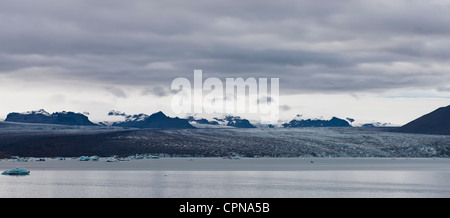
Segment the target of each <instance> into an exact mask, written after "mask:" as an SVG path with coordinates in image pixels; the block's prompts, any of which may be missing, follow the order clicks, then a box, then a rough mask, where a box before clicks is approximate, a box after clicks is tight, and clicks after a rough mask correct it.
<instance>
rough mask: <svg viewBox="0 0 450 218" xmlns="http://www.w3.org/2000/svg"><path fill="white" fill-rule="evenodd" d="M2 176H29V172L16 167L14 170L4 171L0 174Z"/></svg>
mask: <svg viewBox="0 0 450 218" xmlns="http://www.w3.org/2000/svg"><path fill="white" fill-rule="evenodd" d="M2 175H15V176H22V175H30V171H29V170H27V169H25V168H20V167H16V168H14V169H10V170H6V171H5V172H3V173H2Z"/></svg>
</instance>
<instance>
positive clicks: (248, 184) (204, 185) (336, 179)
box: [0, 171, 450, 198]
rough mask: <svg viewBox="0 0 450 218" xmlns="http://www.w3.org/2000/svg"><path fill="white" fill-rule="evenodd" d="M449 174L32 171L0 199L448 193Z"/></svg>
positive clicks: (1, 180) (2, 189) (7, 179)
mask: <svg viewBox="0 0 450 218" xmlns="http://www.w3.org/2000/svg"><path fill="white" fill-rule="evenodd" d="M448 181H450V172H433V171H423V172H420V171H240V172H235V171H33V172H32V174H31V175H30V176H26V177H12V176H0V197H6V198H11V197H145V198H147V197H163V198H166V197H225V198H233V197H237V198H240V197H250V198H252V197H268V198H271V197H275V198H277V197H294V198H300V197H450V183H449V182H448Z"/></svg>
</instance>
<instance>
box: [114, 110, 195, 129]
mask: <svg viewBox="0 0 450 218" xmlns="http://www.w3.org/2000/svg"><path fill="white" fill-rule="evenodd" d="M131 118H134V119H129V120H126V121H125V122H118V123H114V124H113V126H120V127H132V128H157V129H194V128H195V127H194V126H192V125H191V124H189V122H188V120H186V119H180V118H178V117H175V118H171V117H168V116H166V115H165V114H164V113H163V112H161V111H159V112H157V113H154V114H152V115H150V116H147V115H145V114H140V115H135V116H132V117H131Z"/></svg>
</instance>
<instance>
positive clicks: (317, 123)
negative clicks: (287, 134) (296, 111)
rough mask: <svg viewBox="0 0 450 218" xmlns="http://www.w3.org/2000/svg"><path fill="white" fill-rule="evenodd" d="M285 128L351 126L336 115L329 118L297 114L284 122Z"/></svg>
mask: <svg viewBox="0 0 450 218" xmlns="http://www.w3.org/2000/svg"><path fill="white" fill-rule="evenodd" d="M282 126H283V127H285V128H295V127H351V125H350V124H349V122H348V121H347V120H343V119H339V118H337V117H332V118H331V119H330V120H322V119H301V116H298V115H297V117H296V118H294V119H293V120H291V121H290V122H289V123H284V124H283V125H282Z"/></svg>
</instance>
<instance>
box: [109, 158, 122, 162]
mask: <svg viewBox="0 0 450 218" xmlns="http://www.w3.org/2000/svg"><path fill="white" fill-rule="evenodd" d="M117 161H119V160H117V158H115V157H108V158H106V162H117Z"/></svg>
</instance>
